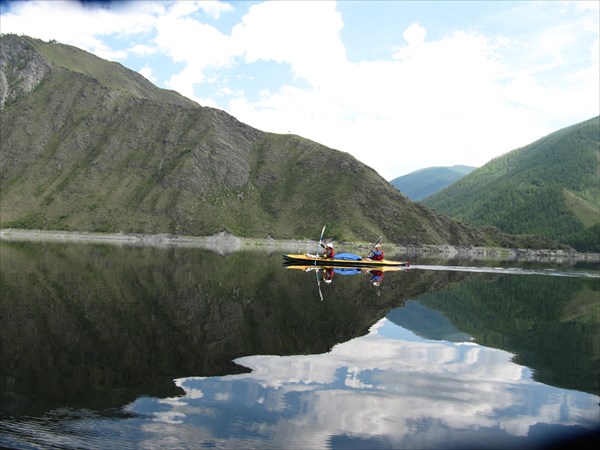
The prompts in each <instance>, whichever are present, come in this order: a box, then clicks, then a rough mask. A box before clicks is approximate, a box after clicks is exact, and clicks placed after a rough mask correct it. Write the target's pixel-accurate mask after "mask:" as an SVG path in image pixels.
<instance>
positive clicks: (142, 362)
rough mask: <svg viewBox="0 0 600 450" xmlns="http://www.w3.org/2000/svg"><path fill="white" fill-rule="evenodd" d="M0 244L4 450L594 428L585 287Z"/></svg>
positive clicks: (167, 252)
mask: <svg viewBox="0 0 600 450" xmlns="http://www.w3.org/2000/svg"><path fill="white" fill-rule="evenodd" d="M0 245H1V246H2V248H1V250H2V251H1V257H2V265H1V271H0V275H1V278H0V281H1V288H0V289H1V292H0V293H1V294H2V302H1V304H0V307H1V313H2V314H1V316H0V321H1V323H0V325H1V334H2V335H1V337H2V341H1V347H0V348H1V361H0V362H1V363H2V364H1V375H2V376H1V380H2V392H1V393H2V421H1V424H0V425H1V432H2V434H1V436H0V444H1V445H4V446H7V447H16V448H30V447H31V446H33V447H49V446H58V447H62V448H116V447H119V448H140V447H141V448H155V447H167V448H207V447H208V448H210V447H217V448H251V447H252V448H273V449H275V448H277V449H279V448H394V449H395V448H541V447H542V446H546V445H550V444H553V443H556V441H557V439H560V437H561V436H563V437H565V436H566V437H569V436H574V435H578V434H579V433H582V432H585V431H589V430H595V429H596V428H597V426H598V422H599V420H600V419H599V416H598V397H597V394H598V386H597V375H598V366H597V362H598V348H597V346H595V345H594V342H597V339H598V334H599V327H598V325H599V324H598V318H597V295H598V280H597V279H589V278H583V277H582V278H577V277H564V278H563V277H548V276H541V275H529V276H526V277H523V276H517V275H511V274H489V273H471V272H460V271H434V270H408V271H402V272H398V273H389V274H386V276H385V281H384V282H383V283H382V284H381V286H379V287H378V288H377V289H374V287H373V285H372V284H371V283H369V279H368V277H367V276H366V275H365V274H357V275H354V276H343V277H336V278H335V280H334V282H333V283H331V284H328V285H324V284H321V285H318V283H317V281H316V278H315V276H314V274H312V273H311V274H307V273H303V272H301V271H288V270H283V269H282V268H281V267H280V261H281V256H280V255H278V254H271V255H269V254H266V253H262V252H258V251H257V252H238V253H234V254H232V255H230V256H227V257H220V256H218V255H215V254H214V253H211V252H207V251H204V250H200V249H183V248H166V249H158V248H145V247H111V246H102V245H81V244H80V245H73V244H70V245H59V244H52V245H50V244H24V243H20V244H15V243H11V244H6V243H0ZM319 289H321V290H322V292H321V294H322V296H323V300H322V301H321V299H320V296H319V291H318V290H319ZM407 301H408V302H407ZM415 301H417V303H418V306H419V308H417V309H415V308H414V306H415V304H416V303H415ZM405 302H407V308H404V307H403V306H404V305H405ZM407 311H408V313H409V314H407V313H406V312H407ZM398 324H402V326H400V325H398ZM436 327H438V328H439V329H440V330H441V332H440V333H438V334H436V333H433V332H432V331H431V330H434V329H435V328H436ZM450 337H452V339H450ZM435 339H439V340H435ZM252 355H253V356H252ZM232 361H234V362H232ZM532 374H534V376H532ZM174 379H175V382H173V380H174Z"/></svg>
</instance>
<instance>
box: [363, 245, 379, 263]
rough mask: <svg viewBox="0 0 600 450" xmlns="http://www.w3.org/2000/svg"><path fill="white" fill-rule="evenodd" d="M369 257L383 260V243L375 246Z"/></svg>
mask: <svg viewBox="0 0 600 450" xmlns="http://www.w3.org/2000/svg"><path fill="white" fill-rule="evenodd" d="M367 259H372V260H373V261H383V250H382V249H381V244H377V245H376V246H375V247H373V250H371V251H370V252H369V254H368V255H367Z"/></svg>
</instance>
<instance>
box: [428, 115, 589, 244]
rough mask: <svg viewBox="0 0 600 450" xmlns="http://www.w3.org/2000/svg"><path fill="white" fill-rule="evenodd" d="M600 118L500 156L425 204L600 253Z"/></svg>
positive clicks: (474, 221) (468, 219) (509, 230)
mask: <svg viewBox="0 0 600 450" xmlns="http://www.w3.org/2000/svg"><path fill="white" fill-rule="evenodd" d="M599 173H600V117H594V118H591V119H589V120H586V121H584V122H581V123H579V124H575V125H572V126H570V127H566V128H563V129H561V130H559V131H556V132H555V133H552V134H550V135H548V136H546V137H544V138H541V139H539V140H537V141H535V142H533V143H531V144H529V145H527V146H525V147H523V148H520V149H516V150H513V151H511V152H509V153H507V154H505V155H503V156H500V157H498V158H495V159H494V160H492V161H490V162H489V163H487V164H485V165H484V166H483V167H481V168H479V169H476V170H474V171H473V172H471V173H470V174H469V175H466V176H465V177H464V178H462V179H461V180H459V181H458V182H456V183H455V184H453V185H451V186H449V187H448V188H446V189H444V190H442V191H440V192H438V193H436V194H434V195H432V196H431V197H429V198H426V199H425V200H424V201H423V204H425V205H427V206H429V207H431V208H434V209H436V210H438V211H440V212H442V213H444V214H448V215H451V216H452V217H456V218H459V219H461V220H465V221H466V222H468V223H471V224H473V225H476V226H494V227H497V228H499V229H500V230H502V231H503V232H506V233H519V234H536V235H540V236H546V237H549V238H551V239H555V240H559V241H561V242H565V243H568V244H569V245H571V246H573V247H575V248H576V249H578V250H580V251H595V252H598V251H600V177H599Z"/></svg>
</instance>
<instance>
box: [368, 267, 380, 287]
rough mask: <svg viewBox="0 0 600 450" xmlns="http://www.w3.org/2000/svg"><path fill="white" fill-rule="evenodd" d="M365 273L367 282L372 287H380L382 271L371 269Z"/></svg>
mask: <svg viewBox="0 0 600 450" xmlns="http://www.w3.org/2000/svg"><path fill="white" fill-rule="evenodd" d="M365 272H366V273H367V275H368V276H369V282H370V283H371V284H372V285H373V286H381V283H382V282H383V270H377V269H373V270H367V271H365Z"/></svg>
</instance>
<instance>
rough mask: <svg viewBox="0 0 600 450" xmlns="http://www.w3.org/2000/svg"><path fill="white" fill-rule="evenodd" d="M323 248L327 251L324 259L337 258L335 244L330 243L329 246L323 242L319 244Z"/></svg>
mask: <svg viewBox="0 0 600 450" xmlns="http://www.w3.org/2000/svg"><path fill="white" fill-rule="evenodd" d="M319 244H320V245H321V247H323V248H324V249H325V253H324V254H323V258H327V259H333V257H334V256H335V250H334V249H333V244H332V243H331V242H329V243H328V244H327V245H325V244H323V242H319Z"/></svg>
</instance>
